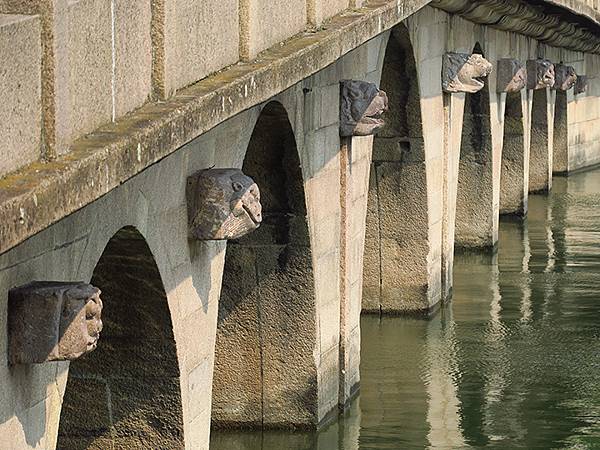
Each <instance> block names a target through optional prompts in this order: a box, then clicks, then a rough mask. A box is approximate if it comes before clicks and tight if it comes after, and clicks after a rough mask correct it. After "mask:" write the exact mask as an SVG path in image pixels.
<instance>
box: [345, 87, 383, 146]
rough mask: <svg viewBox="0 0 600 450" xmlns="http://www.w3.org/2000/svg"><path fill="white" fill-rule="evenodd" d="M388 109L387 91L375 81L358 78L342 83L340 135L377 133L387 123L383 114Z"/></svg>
mask: <svg viewBox="0 0 600 450" xmlns="http://www.w3.org/2000/svg"><path fill="white" fill-rule="evenodd" d="M387 110H388V98H387V95H386V93H385V92H383V91H381V90H379V88H377V86H375V85H374V84H373V83H368V82H366V81H356V80H344V81H342V82H341V83H340V136H342V137H349V136H370V135H372V134H375V133H377V132H378V131H379V130H380V129H381V128H382V127H383V126H384V125H385V121H384V120H383V119H382V118H381V115H382V114H383V113H384V112H386V111H387Z"/></svg>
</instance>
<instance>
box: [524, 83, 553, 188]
mask: <svg viewBox="0 0 600 450" xmlns="http://www.w3.org/2000/svg"><path fill="white" fill-rule="evenodd" d="M549 100H550V90H549V89H548V88H546V89H538V90H535V91H533V102H532V106H531V148H530V151H529V192H530V193H540V192H547V191H548V189H549V188H550V183H551V179H550V178H551V176H552V155H551V153H550V142H549V140H548V102H549Z"/></svg>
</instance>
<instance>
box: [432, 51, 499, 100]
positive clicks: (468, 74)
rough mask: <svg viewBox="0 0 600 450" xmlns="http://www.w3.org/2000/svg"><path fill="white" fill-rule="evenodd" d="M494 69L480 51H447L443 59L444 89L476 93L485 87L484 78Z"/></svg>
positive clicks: (451, 91) (446, 90) (449, 91)
mask: <svg viewBox="0 0 600 450" xmlns="http://www.w3.org/2000/svg"><path fill="white" fill-rule="evenodd" d="M492 69H493V68H492V64H491V63H490V62H489V61H488V60H487V59H485V58H484V57H483V55H480V54H478V53H474V54H472V55H469V54H466V53H453V52H449V53H446V54H445V55H444V58H443V61H442V89H443V90H444V92H448V93H455V92H466V93H468V94H474V93H475V92H479V91H480V90H481V89H483V86H484V82H483V80H482V78H485V77H487V76H488V75H489V74H490V73H492Z"/></svg>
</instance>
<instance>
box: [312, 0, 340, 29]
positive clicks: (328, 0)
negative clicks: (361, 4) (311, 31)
mask: <svg viewBox="0 0 600 450" xmlns="http://www.w3.org/2000/svg"><path fill="white" fill-rule="evenodd" d="M346 8H348V0H308V23H310V24H311V25H312V26H314V27H318V26H320V25H321V24H322V23H323V21H325V20H327V19H329V18H330V17H333V16H335V15H336V14H338V13H339V12H341V11H343V10H344V9H346Z"/></svg>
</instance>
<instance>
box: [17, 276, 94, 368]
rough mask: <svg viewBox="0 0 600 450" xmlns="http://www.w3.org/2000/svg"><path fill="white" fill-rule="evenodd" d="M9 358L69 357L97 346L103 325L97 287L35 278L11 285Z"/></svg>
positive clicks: (40, 360) (34, 361) (36, 360)
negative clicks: (27, 281)
mask: <svg viewBox="0 0 600 450" xmlns="http://www.w3.org/2000/svg"><path fill="white" fill-rule="evenodd" d="M8 301H9V317H8V322H9V323H8V330H9V361H10V363H11V364H40V363H44V362H47V361H65V360H74V359H77V358H79V357H80V356H82V355H84V354H86V353H88V352H91V351H92V350H94V349H95V348H96V345H97V344H98V339H99V337H100V332H101V331H102V320H101V315H102V300H100V289H98V288H96V287H94V286H92V285H90V284H86V283H83V282H77V283H69V282H62V281H61V282H55V281H34V282H32V283H29V284H26V285H24V286H20V287H16V288H14V289H11V290H10V291H9V294H8Z"/></svg>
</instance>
